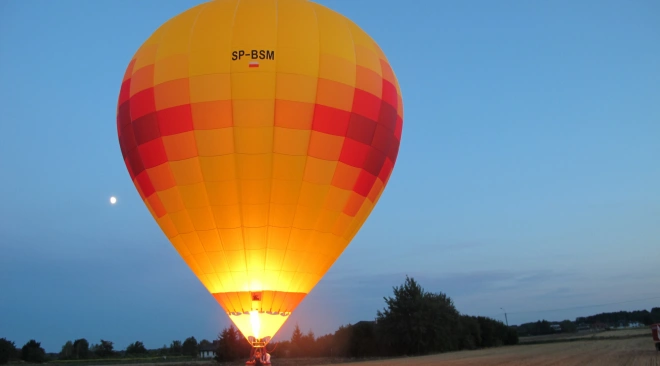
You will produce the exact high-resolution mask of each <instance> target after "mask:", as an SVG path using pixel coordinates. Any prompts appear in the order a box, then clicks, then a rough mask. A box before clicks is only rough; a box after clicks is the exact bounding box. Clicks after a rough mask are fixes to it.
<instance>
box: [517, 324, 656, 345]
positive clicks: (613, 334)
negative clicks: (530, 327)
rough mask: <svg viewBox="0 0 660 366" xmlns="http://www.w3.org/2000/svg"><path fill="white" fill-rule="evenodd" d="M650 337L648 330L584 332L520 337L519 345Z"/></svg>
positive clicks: (649, 330)
mask: <svg viewBox="0 0 660 366" xmlns="http://www.w3.org/2000/svg"><path fill="white" fill-rule="evenodd" d="M644 336H649V337H651V329H650V328H637V329H617V330H601V331H585V332H579V333H559V334H551V335H542V336H531V337H520V343H521V344H525V343H540V342H553V341H569V340H579V339H597V338H630V337H644Z"/></svg>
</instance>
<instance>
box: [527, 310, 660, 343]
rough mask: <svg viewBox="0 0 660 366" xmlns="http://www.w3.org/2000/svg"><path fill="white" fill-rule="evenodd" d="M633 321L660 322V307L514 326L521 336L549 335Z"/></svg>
mask: <svg viewBox="0 0 660 366" xmlns="http://www.w3.org/2000/svg"><path fill="white" fill-rule="evenodd" d="M631 323H639V324H643V325H647V326H648V325H651V324H655V323H660V307H656V308H652V309H651V311H648V310H635V311H617V312H609V313H600V314H596V315H591V316H582V317H577V318H575V321H570V320H568V319H566V320H562V321H561V322H550V321H547V320H545V319H544V320H538V321H536V322H530V323H523V324H520V325H518V326H515V327H514V328H515V329H516V331H517V332H518V335H519V336H521V337H524V336H537V335H548V334H555V333H575V332H577V331H578V330H581V329H591V328H593V327H596V326H599V327H600V328H605V329H606V328H610V327H618V326H628V325H629V324H631ZM553 325H559V329H556V327H555V328H553V327H552V326H553Z"/></svg>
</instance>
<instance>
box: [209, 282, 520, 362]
mask: <svg viewBox="0 0 660 366" xmlns="http://www.w3.org/2000/svg"><path fill="white" fill-rule="evenodd" d="M393 290H394V294H393V296H392V297H385V298H384V299H385V303H386V307H385V308H384V309H383V310H382V311H381V310H379V311H377V313H376V318H375V320H373V321H361V322H358V323H356V324H348V325H342V326H340V327H339V329H337V330H336V331H335V332H334V333H332V334H326V335H323V336H321V337H318V338H317V337H315V335H314V332H312V331H311V330H309V331H308V332H307V333H303V332H302V331H301V330H300V327H299V326H298V325H296V327H295V329H294V331H293V334H292V336H291V339H290V340H285V341H280V342H271V344H269V345H268V347H267V349H268V350H269V352H270V353H271V355H272V356H273V357H283V358H288V357H342V358H346V357H350V358H375V357H391V356H403V355H408V356H413V355H425V354H431V353H438V352H449V351H458V350H473V349H479V348H485V347H497V346H502V345H513V344H517V343H518V334H517V333H516V331H515V330H514V329H512V328H510V327H507V326H506V325H504V324H503V323H502V322H501V321H498V320H494V319H491V318H487V317H483V316H469V315H463V314H461V313H459V312H458V310H457V309H456V307H455V306H454V304H453V301H452V300H451V298H450V297H448V296H447V295H446V294H443V293H441V292H439V293H433V292H427V291H425V290H424V289H423V288H422V286H420V284H419V283H417V281H415V279H414V278H410V277H408V276H406V279H405V282H404V283H403V284H402V285H401V286H395V287H394V288H393ZM215 344H216V360H218V361H233V360H237V359H243V358H246V357H247V356H248V355H249V352H250V346H249V344H248V343H247V342H246V341H245V338H244V337H243V336H242V335H241V334H240V332H238V331H237V330H236V328H234V326H233V325H230V326H229V327H228V328H225V329H224V330H223V331H222V332H221V333H220V334H219V335H218V339H217V342H215Z"/></svg>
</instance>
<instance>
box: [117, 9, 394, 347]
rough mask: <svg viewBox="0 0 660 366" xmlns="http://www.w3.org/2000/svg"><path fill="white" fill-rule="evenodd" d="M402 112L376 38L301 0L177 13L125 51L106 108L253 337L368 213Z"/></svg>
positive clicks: (147, 180)
mask: <svg viewBox="0 0 660 366" xmlns="http://www.w3.org/2000/svg"><path fill="white" fill-rule="evenodd" d="M402 125H403V104H402V99H401V93H400V89H399V85H398V83H397V80H396V78H395V76H394V72H393V71H392V69H391V67H390V65H389V63H388V61H387V58H386V57H385V55H384V54H383V52H382V51H381V49H380V48H379V47H378V45H377V44H376V43H375V42H374V40H373V39H371V38H370V37H369V36H368V35H367V34H366V33H365V32H364V31H362V30H361V29H360V28H359V27H358V26H357V25H355V24H354V23H353V22H352V21H350V20H349V19H347V18H345V17H344V16H342V15H340V14H338V13H336V12H334V11H332V10H329V9H328V8H325V7H323V6H321V5H318V4H315V3H312V2H308V1H304V0H278V1H274V0H240V1H238V0H217V1H212V2H208V3H204V4H201V5H198V6H196V7H193V8H191V9H189V10H187V11H185V12H183V13H181V14H179V15H177V16H175V17H174V18H172V19H170V20H169V21H167V22H166V23H164V24H163V25H162V26H161V27H160V28H158V29H157V30H156V31H155V32H154V33H153V34H152V35H151V36H150V37H149V38H148V39H147V40H146V42H145V43H144V44H143V45H142V46H141V47H140V48H139V49H138V51H137V52H136V54H135V55H134V57H133V58H132V60H131V61H130V63H129V65H128V68H127V70H126V74H125V76H124V80H123V83H122V85H121V91H120V94H119V102H118V110H117V130H118V135H119V142H120V146H121V151H122V154H123V158H124V161H125V163H126V167H127V169H128V172H129V174H130V177H131V179H132V180H133V182H134V184H135V187H136V188H137V190H138V192H139V194H140V196H141V198H142V199H143V200H144V203H145V205H146V206H147V208H148V209H149V212H151V214H152V215H153V217H154V218H155V220H156V221H157V222H158V225H160V227H161V229H162V230H163V232H164V233H165V235H167V237H168V238H169V240H170V241H171V243H172V245H173V246H174V248H176V250H177V251H178V252H179V254H180V255H181V256H182V257H183V259H184V260H185V261H186V263H187V264H188V265H189V266H190V268H191V270H192V271H193V272H194V273H195V274H196V275H197V277H198V278H199V280H200V281H201V282H202V283H203V284H204V286H206V288H207V289H208V291H209V292H210V293H211V294H213V296H214V297H215V298H216V300H217V301H218V302H219V303H220V305H221V306H222V307H223V308H224V309H225V311H226V312H227V314H228V315H229V317H230V319H231V320H232V321H233V322H234V323H235V324H236V326H237V327H238V328H239V330H240V331H241V332H242V333H243V335H244V336H245V337H246V338H247V339H248V340H250V342H251V343H252V344H253V345H255V346H259V345H263V344H265V343H267V342H268V340H270V339H271V338H272V337H273V336H274V335H275V333H276V332H277V331H278V329H279V328H280V327H281V326H282V324H283V323H284V322H285V321H286V319H287V318H288V316H289V314H291V312H292V311H294V309H295V308H296V307H297V306H298V304H299V303H300V302H301V301H302V300H303V298H304V297H305V296H306V295H307V294H308V293H309V292H310V290H311V289H312V288H313V287H314V286H315V285H316V283H317V282H318V281H319V280H320V279H321V277H322V276H323V275H324V274H325V273H326V271H327V270H328V269H329V268H330V266H331V265H332V264H333V263H334V262H335V260H336V259H337V258H338V257H339V255H340V254H341V253H342V252H343V250H344V249H345V248H346V246H347V245H348V244H349V242H350V241H351V239H352V238H353V237H354V236H355V234H356V233H357V232H358V230H359V229H360V228H361V226H362V224H363V223H364V222H365V220H366V219H367V217H368V215H369V214H370V213H371V211H372V209H373V208H374V205H375V204H376V203H377V202H378V200H379V198H380V196H381V194H382V192H383V189H384V188H385V185H386V184H387V182H388V180H389V178H390V174H391V173H392V169H393V168H394V164H395V162H396V158H397V154H398V151H399V142H400V139H401V132H402Z"/></svg>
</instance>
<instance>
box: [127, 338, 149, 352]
mask: <svg viewBox="0 0 660 366" xmlns="http://www.w3.org/2000/svg"><path fill="white" fill-rule="evenodd" d="M126 353H127V354H129V355H143V354H145V353H147V348H146V347H144V343H142V342H140V341H135V342H134V343H131V344H129V345H128V347H126Z"/></svg>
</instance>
